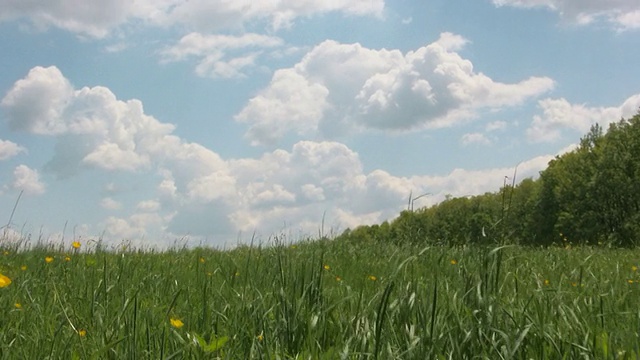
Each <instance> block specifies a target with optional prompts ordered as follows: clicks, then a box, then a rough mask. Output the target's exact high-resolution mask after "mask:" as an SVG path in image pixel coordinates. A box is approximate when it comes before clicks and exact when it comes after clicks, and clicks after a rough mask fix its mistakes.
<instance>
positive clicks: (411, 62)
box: [235, 33, 554, 145]
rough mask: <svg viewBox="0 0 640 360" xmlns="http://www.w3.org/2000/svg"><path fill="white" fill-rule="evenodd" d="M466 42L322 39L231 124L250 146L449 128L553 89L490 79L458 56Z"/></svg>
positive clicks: (538, 80) (446, 36) (545, 83)
mask: <svg viewBox="0 0 640 360" xmlns="http://www.w3.org/2000/svg"><path fill="white" fill-rule="evenodd" d="M467 42H468V41H467V40H466V39H464V38H463V37H461V36H458V35H455V34H451V33H443V34H441V36H440V38H439V39H438V40H437V41H436V42H434V43H432V44H429V45H427V46H425V47H421V48H419V49H417V50H415V51H410V52H408V53H406V54H402V53H401V52H400V51H398V50H386V49H382V50H373V49H367V48H365V47H363V46H361V45H360V44H341V43H338V42H335V41H332V40H327V41H325V42H323V43H321V44H319V45H317V46H316V47H315V48H313V49H312V50H311V51H310V52H309V53H307V54H306V55H305V56H304V58H303V59H302V60H301V61H300V62H299V63H298V64H296V65H295V66H293V67H292V68H288V69H281V70H278V71H277V72H275V73H274V75H273V78H272V80H271V83H270V84H269V85H268V86H267V87H266V88H265V89H263V90H262V91H261V92H260V93H259V94H258V95H256V96H255V97H254V98H252V99H250V100H249V102H248V103H247V104H246V106H245V107H244V108H243V109H242V110H241V111H240V113H238V114H237V115H236V117H235V119H236V120H237V121H239V122H242V123H246V124H248V125H249V126H250V128H249V130H248V132H247V134H246V136H247V137H248V138H249V139H250V140H251V142H252V144H254V145H255V144H265V145H273V144H275V143H276V142H277V141H278V140H279V139H281V138H282V137H283V136H284V135H285V134H286V133H288V132H295V133H297V134H299V135H309V134H313V133H316V132H319V133H321V134H322V135H323V136H325V137H327V138H331V137H333V136H335V135H336V134H341V133H344V132H345V131H348V130H353V129H357V128H359V129H383V130H410V129H414V128H437V127H446V126H451V125H452V124H455V123H456V122H457V121H460V120H462V119H469V118H473V117H474V116H475V112H476V111H477V110H478V109H481V108H489V109H499V108H503V107H508V106H515V105H519V104H521V103H523V102H524V101H526V100H527V99H529V98H531V97H535V96H538V95H540V94H542V93H544V92H546V91H549V90H550V89H552V88H553V86H554V82H553V80H551V79H549V78H547V77H530V78H528V79H525V80H522V81H521V82H518V83H514V84H506V83H500V82H496V81H493V80H492V79H491V78H489V77H488V76H486V75H484V74H482V73H480V72H477V71H475V70H474V69H473V64H472V63H471V62H470V61H469V60H466V59H464V58H462V57H461V56H460V55H459V54H458V53H457V52H456V51H458V50H460V49H462V48H463V47H464V46H465V44H466V43H467Z"/></svg>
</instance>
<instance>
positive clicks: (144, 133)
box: [0, 0, 640, 248]
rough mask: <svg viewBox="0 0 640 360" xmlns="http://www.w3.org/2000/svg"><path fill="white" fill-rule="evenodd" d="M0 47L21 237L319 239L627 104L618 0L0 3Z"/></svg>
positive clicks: (9, 191)
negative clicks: (319, 236) (320, 236)
mask: <svg viewBox="0 0 640 360" xmlns="http://www.w3.org/2000/svg"><path fill="white" fill-rule="evenodd" d="M105 4H107V5H105ZM0 49H2V51H1V52H0V69H1V70H0V226H2V231H3V235H4V236H7V237H11V238H18V237H23V238H30V239H32V240H34V241H35V240H37V239H44V240H47V241H54V242H58V241H63V242H70V241H72V240H74V239H80V240H84V241H87V242H93V241H96V240H98V239H101V240H102V241H103V242H104V243H106V244H110V245H112V246H117V245H118V244H121V243H123V242H126V243H133V244H135V245H137V246H142V247H166V246H172V245H174V244H176V243H180V244H187V245H205V246H214V247H224V248H228V247H232V246H235V245H237V244H247V243H250V242H251V241H252V239H253V241H257V242H261V243H266V242H268V241H272V240H273V239H274V238H279V239H286V241H296V240H297V239H303V238H305V237H309V236H311V237H314V236H318V235H335V234H339V233H341V232H342V231H343V230H345V229H347V228H354V227H356V226H358V225H363V224H374V223H380V222H382V221H385V220H391V219H393V218H395V217H396V216H398V215H399V213H400V211H402V210H404V209H407V206H408V203H409V200H410V199H411V198H417V197H418V196H420V198H419V199H416V200H415V201H414V207H415V208H419V207H424V206H431V205H433V204H436V203H438V202H440V201H442V200H443V199H445V198H446V197H447V196H448V195H450V196H469V195H476V194H482V193H485V192H488V191H496V190H498V189H499V188H500V187H501V186H502V185H503V184H504V182H505V181H509V182H511V181H513V179H514V177H515V181H516V182H517V181H520V180H522V179H524V178H527V177H533V178H536V177H537V176H538V175H539V172H540V171H542V170H544V168H545V167H546V165H547V163H548V161H549V160H551V159H553V158H554V157H555V156H557V155H559V154H562V153H564V152H566V151H568V150H570V149H572V148H573V147H574V146H575V144H576V143H577V142H578V141H579V139H580V137H581V136H583V135H584V134H586V133H587V132H588V131H589V128H590V126H591V125H592V124H595V123H599V124H601V125H603V126H605V127H606V125H607V124H609V123H611V122H615V121H618V120H620V119H621V118H628V117H631V116H633V115H635V114H636V113H637V111H638V110H639V109H640V66H638V64H640V1H638V0H473V1H469V0H429V1H422V0H397V1H385V0H333V1H312V0H308V1H300V0H279V1H253V0H234V1H226V0H218V1H205V0H136V1H128V0H112V1H109V2H104V1H97V0H55V1H50V0H34V1H28V2H26V1H22V0H0ZM516 169H517V172H516ZM514 174H515V176H514ZM505 176H507V177H508V178H505ZM20 194H21V195H20ZM421 195H424V196H421ZM18 200H19V201H18ZM16 203H17V206H16V207H15V211H14V205H15V204H16Z"/></svg>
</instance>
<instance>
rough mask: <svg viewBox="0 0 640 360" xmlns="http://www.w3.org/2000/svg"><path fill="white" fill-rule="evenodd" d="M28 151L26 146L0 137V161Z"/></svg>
mask: <svg viewBox="0 0 640 360" xmlns="http://www.w3.org/2000/svg"><path fill="white" fill-rule="evenodd" d="M26 151H27V150H26V149H25V148H23V147H22V146H20V145H18V144H16V143H14V142H11V141H9V140H2V139H0V161H2V160H6V159H9V158H12V157H14V156H16V155H18V154H20V153H21V152H26Z"/></svg>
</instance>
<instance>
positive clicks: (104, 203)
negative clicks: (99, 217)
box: [100, 197, 122, 210]
mask: <svg viewBox="0 0 640 360" xmlns="http://www.w3.org/2000/svg"><path fill="white" fill-rule="evenodd" d="M100 206H101V207H102V208H104V209H107V210H120V209H121V208H122V203H120V202H119V201H117V200H114V199H113V198H110V197H105V198H102V200H100Z"/></svg>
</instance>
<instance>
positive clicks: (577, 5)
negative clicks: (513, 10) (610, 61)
mask: <svg viewBox="0 0 640 360" xmlns="http://www.w3.org/2000/svg"><path fill="white" fill-rule="evenodd" d="M493 3H494V4H495V5H496V6H515V7H523V8H533V7H546V8H548V9H550V10H552V11H556V12H558V13H559V14H560V16H562V17H563V18H566V19H569V20H570V21H573V22H575V23H577V24H581V25H586V24H590V23H593V22H594V21H597V20H599V19H603V20H605V21H607V22H610V23H613V24H614V26H616V27H617V28H619V29H620V30H630V29H637V28H640V2H638V1H629V0H606V1H604V0H493Z"/></svg>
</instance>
